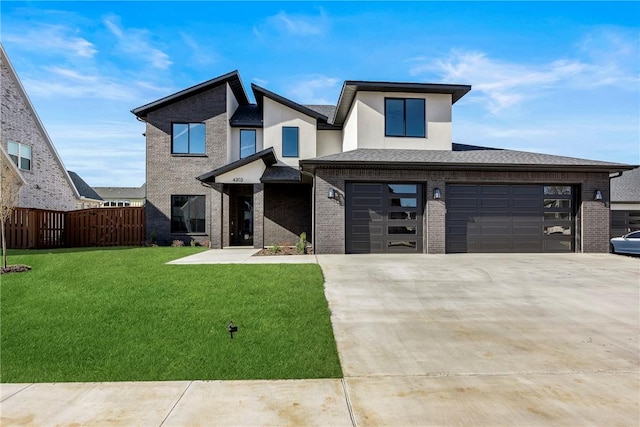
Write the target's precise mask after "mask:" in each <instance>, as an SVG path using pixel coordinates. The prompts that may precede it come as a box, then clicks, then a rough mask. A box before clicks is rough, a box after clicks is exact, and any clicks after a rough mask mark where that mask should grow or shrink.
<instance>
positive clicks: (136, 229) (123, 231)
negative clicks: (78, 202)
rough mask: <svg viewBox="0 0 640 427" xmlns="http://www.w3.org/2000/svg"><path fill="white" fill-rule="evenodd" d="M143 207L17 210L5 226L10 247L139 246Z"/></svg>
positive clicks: (142, 237)
mask: <svg viewBox="0 0 640 427" xmlns="http://www.w3.org/2000/svg"><path fill="white" fill-rule="evenodd" d="M144 217H145V214H144V207H126V208H95V209H82V210H77V211H70V212H62V211H49V210H44V209H26V208H17V209H15V210H14V211H13V212H12V215H11V218H10V219H9V220H8V221H7V224H6V237H7V248H11V249H44V248H60V247H67V248H70V247H90V246H139V245H142V244H144V241H145V222H144Z"/></svg>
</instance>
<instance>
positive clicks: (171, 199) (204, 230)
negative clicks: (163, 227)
mask: <svg viewBox="0 0 640 427" xmlns="http://www.w3.org/2000/svg"><path fill="white" fill-rule="evenodd" d="M174 197H187V198H193V197H202V198H203V203H202V207H203V214H204V215H203V217H202V221H203V223H202V231H176V230H174V229H173V222H174V221H173V218H174V217H173V207H174V206H173V198H174ZM169 200H170V212H169V221H170V222H169V232H170V233H171V234H181V235H206V234H207V196H206V195H205V194H171V195H170V197H169ZM196 219H197V218H196Z"/></svg>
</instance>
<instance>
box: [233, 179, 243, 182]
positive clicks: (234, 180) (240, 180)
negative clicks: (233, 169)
mask: <svg viewBox="0 0 640 427" xmlns="http://www.w3.org/2000/svg"><path fill="white" fill-rule="evenodd" d="M233 182H244V178H233Z"/></svg>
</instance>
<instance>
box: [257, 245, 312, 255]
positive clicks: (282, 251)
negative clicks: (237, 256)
mask: <svg viewBox="0 0 640 427" xmlns="http://www.w3.org/2000/svg"><path fill="white" fill-rule="evenodd" d="M311 254H313V249H312V248H307V253H306V254H305V255H311ZM279 255H300V254H299V253H298V251H297V250H296V248H295V246H281V247H279V248H278V249H277V250H276V249H274V248H264V249H262V250H261V251H260V252H258V253H255V254H254V255H253V256H279Z"/></svg>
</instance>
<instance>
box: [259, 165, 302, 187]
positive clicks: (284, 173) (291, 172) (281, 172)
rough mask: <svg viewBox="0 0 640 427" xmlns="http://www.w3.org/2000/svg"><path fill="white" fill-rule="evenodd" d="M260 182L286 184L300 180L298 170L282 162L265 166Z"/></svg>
mask: <svg viewBox="0 0 640 427" xmlns="http://www.w3.org/2000/svg"><path fill="white" fill-rule="evenodd" d="M260 182H263V183H269V184H286V183H298V182H300V170H299V169H296V168H292V167H291V166H287V165H284V164H275V165H273V166H269V167H267V169H265V171H264V173H263V174H262V177H261V178H260Z"/></svg>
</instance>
